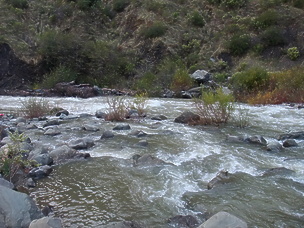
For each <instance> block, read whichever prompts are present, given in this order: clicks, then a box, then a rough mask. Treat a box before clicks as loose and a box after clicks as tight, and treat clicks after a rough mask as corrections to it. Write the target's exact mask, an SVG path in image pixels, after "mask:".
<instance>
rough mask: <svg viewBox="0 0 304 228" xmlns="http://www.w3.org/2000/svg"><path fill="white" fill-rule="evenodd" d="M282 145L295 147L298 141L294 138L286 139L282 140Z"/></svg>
mask: <svg viewBox="0 0 304 228" xmlns="http://www.w3.org/2000/svg"><path fill="white" fill-rule="evenodd" d="M283 146H284V147H295V146H298V143H297V142H296V141H295V140H294V139H286V140H285V141H284V142H283Z"/></svg>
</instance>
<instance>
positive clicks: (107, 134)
mask: <svg viewBox="0 0 304 228" xmlns="http://www.w3.org/2000/svg"><path fill="white" fill-rule="evenodd" d="M113 137H114V133H113V132H112V131H105V132H104V133H102V136H101V138H100V139H109V138H113Z"/></svg>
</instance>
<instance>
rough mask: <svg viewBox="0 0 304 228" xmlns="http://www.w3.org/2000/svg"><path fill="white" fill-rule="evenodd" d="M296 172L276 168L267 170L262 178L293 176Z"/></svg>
mask: <svg viewBox="0 0 304 228" xmlns="http://www.w3.org/2000/svg"><path fill="white" fill-rule="evenodd" d="M293 173H294V171H293V170H291V169H287V168H285V167H276V168H271V169H268V170H266V171H265V172H264V173H263V174H262V176H263V177H265V176H276V175H280V176H286V175H291V174H293Z"/></svg>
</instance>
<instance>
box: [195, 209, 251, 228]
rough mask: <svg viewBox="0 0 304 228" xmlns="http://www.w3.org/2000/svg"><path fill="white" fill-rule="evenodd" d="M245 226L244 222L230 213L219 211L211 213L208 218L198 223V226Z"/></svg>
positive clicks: (226, 227) (244, 227) (241, 227)
mask: <svg viewBox="0 0 304 228" xmlns="http://www.w3.org/2000/svg"><path fill="white" fill-rule="evenodd" d="M223 227H225V228H247V224H246V222H244V221H243V220H241V219H239V218H237V217H236V216H234V215H231V214H229V213H227V212H224V211H221V212H218V213H217V214H215V215H213V216H212V217H211V218H210V219H208V220H207V221H206V222H204V223H203V224H202V225H200V226H199V227H198V228H223Z"/></svg>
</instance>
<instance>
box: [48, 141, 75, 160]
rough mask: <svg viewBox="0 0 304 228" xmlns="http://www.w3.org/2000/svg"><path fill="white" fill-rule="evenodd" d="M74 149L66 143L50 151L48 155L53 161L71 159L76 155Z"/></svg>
mask: <svg viewBox="0 0 304 228" xmlns="http://www.w3.org/2000/svg"><path fill="white" fill-rule="evenodd" d="M76 152H77V151H76V150H75V149H72V148H71V147H69V146H67V145H63V146H60V147H58V148H56V149H54V150H52V151H51V152H50V156H51V157H52V158H53V160H54V162H56V163H58V162H61V161H65V160H67V159H72V158H74V157H75V156H76Z"/></svg>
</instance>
